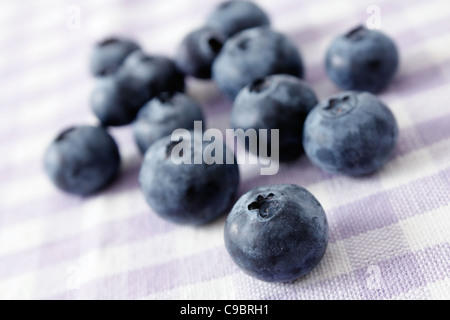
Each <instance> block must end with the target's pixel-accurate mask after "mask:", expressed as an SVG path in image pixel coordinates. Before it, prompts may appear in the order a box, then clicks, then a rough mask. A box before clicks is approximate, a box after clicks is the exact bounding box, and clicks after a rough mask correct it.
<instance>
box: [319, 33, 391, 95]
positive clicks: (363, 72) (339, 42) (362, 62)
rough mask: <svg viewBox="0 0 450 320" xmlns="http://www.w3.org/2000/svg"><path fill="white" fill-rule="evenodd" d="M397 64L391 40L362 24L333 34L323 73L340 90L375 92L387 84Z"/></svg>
mask: <svg viewBox="0 0 450 320" xmlns="http://www.w3.org/2000/svg"><path fill="white" fill-rule="evenodd" d="M398 64H399V55H398V50H397V47H396V45H395V43H394V42H393V41H392V39H391V38H389V37H388V36H387V35H385V34H384V33H382V32H380V31H377V30H371V29H368V28H366V27H364V26H358V27H356V28H354V29H352V30H351V31H349V32H347V33H346V34H344V35H341V36H339V37H337V38H336V39H335V40H334V41H333V42H332V43H331V45H330V47H329V49H328V51H327V54H326V70H327V73H328V75H329V77H330V78H331V80H332V81H333V82H334V83H335V84H336V85H337V86H338V87H340V88H341V89H343V90H357V91H368V92H372V93H377V92H379V91H381V90H382V89H384V88H385V87H387V85H388V84H389V83H390V81H391V80H392V78H393V76H394V75H395V73H396V71H397V68H398Z"/></svg>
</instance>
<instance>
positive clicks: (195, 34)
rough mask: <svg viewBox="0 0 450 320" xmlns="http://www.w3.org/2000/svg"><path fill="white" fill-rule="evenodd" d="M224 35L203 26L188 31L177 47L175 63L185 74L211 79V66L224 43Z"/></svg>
mask: <svg viewBox="0 0 450 320" xmlns="http://www.w3.org/2000/svg"><path fill="white" fill-rule="evenodd" d="M225 40H226V38H225V36H224V35H223V34H221V33H220V32H218V31H215V30H214V29H211V28H209V27H203V28H200V29H197V30H194V31H192V32H191V33H189V34H188V35H187V36H186V37H185V38H184V39H183V41H182V42H181V44H180V46H179V47H178V50H177V54H176V57H175V63H176V64H177V67H178V69H180V70H181V71H182V72H184V73H185V74H186V75H190V76H192V77H194V78H199V79H211V67H212V64H213V62H214V60H215V59H216V57H217V55H218V54H219V52H220V50H221V49H222V47H223V44H224V43H225Z"/></svg>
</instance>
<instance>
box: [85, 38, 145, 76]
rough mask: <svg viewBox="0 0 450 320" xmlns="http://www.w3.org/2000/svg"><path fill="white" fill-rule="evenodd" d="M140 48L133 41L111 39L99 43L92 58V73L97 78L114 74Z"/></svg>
mask: <svg viewBox="0 0 450 320" xmlns="http://www.w3.org/2000/svg"><path fill="white" fill-rule="evenodd" d="M139 49H140V46H139V45H138V44H137V43H136V42H134V41H133V40H131V39H126V38H119V37H111V38H107V39H104V40H103V41H101V42H99V43H97V44H96V45H95V46H94V49H93V51H92V53H91V57H90V69H91V73H92V74H93V75H94V76H96V77H102V76H107V75H112V74H114V73H115V72H116V71H117V69H118V68H119V67H120V66H121V65H122V63H123V62H124V61H125V59H126V57H127V56H128V55H129V54H130V53H132V52H133V51H136V50H139Z"/></svg>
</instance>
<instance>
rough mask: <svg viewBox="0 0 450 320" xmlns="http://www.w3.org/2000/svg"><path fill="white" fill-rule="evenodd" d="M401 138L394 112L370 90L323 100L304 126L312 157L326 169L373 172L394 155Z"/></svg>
mask: <svg viewBox="0 0 450 320" xmlns="http://www.w3.org/2000/svg"><path fill="white" fill-rule="evenodd" d="M397 139H398V127H397V122H396V120H395V117H394V115H393V114H392V112H391V111H390V110H389V108H388V107H387V106H386V105H384V104H383V103H382V102H381V101H380V100H379V99H378V98H377V97H375V96H374V95H372V94H370V93H368V92H356V91H350V92H341V93H339V94H337V95H334V96H332V97H330V98H329V99H326V100H324V101H322V102H321V103H319V104H318V105H317V106H316V107H315V108H314V109H313V110H312V111H311V112H310V113H309V115H308V117H307V118H306V121H305V125H304V132H303V147H304V149H305V153H306V154H307V156H308V158H309V159H310V160H311V161H312V162H313V163H314V164H316V165H317V166H319V167H320V168H322V169H323V170H325V171H328V172H332V173H341V174H345V175H350V176H361V175H367V174H371V173H373V172H375V171H377V170H378V169H380V168H381V167H382V166H383V165H384V164H385V163H386V162H387V161H388V159H389V157H390V155H391V154H392V152H393V150H394V149H395V146H396V144H397Z"/></svg>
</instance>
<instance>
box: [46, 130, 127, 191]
mask: <svg viewBox="0 0 450 320" xmlns="http://www.w3.org/2000/svg"><path fill="white" fill-rule="evenodd" d="M44 167H45V171H46V173H47V175H48V177H49V178H50V180H51V181H52V182H53V183H54V184H55V185H56V186H57V187H58V188H60V189H62V190H63V191H66V192H68V193H73V194H77V195H89V194H91V193H94V192H96V191H98V190H99V189H101V188H103V187H105V186H106V185H107V184H108V183H109V182H111V181H112V180H113V179H114V178H115V177H116V175H117V173H118V171H119V168H120V155H119V150H118V148H117V145H116V142H115V141H114V139H113V138H112V137H111V136H110V135H109V134H108V133H107V132H106V131H105V130H104V129H103V128H100V127H92V126H78V127H73V128H69V129H67V130H65V131H63V132H62V133H61V134H60V135H58V137H57V138H56V139H55V140H54V141H53V142H52V143H51V145H50V146H49V147H48V149H47V151H46V153H45V157H44Z"/></svg>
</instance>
